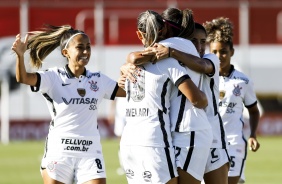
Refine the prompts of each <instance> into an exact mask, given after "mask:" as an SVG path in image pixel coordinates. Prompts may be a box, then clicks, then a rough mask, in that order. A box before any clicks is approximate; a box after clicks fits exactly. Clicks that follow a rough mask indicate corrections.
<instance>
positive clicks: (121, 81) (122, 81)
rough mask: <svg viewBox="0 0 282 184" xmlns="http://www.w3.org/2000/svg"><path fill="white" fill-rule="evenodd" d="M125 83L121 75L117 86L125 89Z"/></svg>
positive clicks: (124, 76)
mask: <svg viewBox="0 0 282 184" xmlns="http://www.w3.org/2000/svg"><path fill="white" fill-rule="evenodd" d="M125 81H126V75H121V76H120V77H119V79H118V86H119V87H120V88H122V89H125Z"/></svg>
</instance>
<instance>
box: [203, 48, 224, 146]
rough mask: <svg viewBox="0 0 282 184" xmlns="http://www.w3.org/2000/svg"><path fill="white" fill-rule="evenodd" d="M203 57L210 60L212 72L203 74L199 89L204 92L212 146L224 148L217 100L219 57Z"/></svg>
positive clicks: (213, 55) (212, 55)
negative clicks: (211, 134)
mask: <svg viewBox="0 0 282 184" xmlns="http://www.w3.org/2000/svg"><path fill="white" fill-rule="evenodd" d="M203 58H204V59H208V60H210V61H211V63H212V65H213V67H214V73H213V74H209V75H203V80H202V85H201V88H200V89H201V90H202V91H203V92H204V93H205V94H206V96H207V99H208V106H207V107H206V108H205V111H206V114H207V117H208V119H209V122H210V125H211V127H212V131H213V142H212V148H226V146H227V138H226V134H225V131H224V127H223V122H222V120H221V117H220V114H219V112H218V101H219V59H218V57H217V56H216V55H215V54H211V53H210V54H205V55H204V56H203Z"/></svg>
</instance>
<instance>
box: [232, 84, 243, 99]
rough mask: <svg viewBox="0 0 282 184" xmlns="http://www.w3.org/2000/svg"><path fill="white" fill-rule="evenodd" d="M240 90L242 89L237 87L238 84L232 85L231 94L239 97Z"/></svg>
mask: <svg viewBox="0 0 282 184" xmlns="http://www.w3.org/2000/svg"><path fill="white" fill-rule="evenodd" d="M241 89H242V87H239V84H238V85H237V86H236V85H235V84H234V89H233V94H234V95H235V96H240V95H241Z"/></svg>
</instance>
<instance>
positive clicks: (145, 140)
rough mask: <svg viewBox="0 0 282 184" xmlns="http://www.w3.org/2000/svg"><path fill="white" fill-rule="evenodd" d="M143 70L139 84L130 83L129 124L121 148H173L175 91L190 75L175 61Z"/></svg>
mask: <svg viewBox="0 0 282 184" xmlns="http://www.w3.org/2000/svg"><path fill="white" fill-rule="evenodd" d="M141 68H142V71H141V72H140V76H139V77H137V82H136V83H131V82H129V81H128V80H127V81H126V85H125V87H126V98H127V104H126V125H125V127H124V130H123V134H122V138H121V145H131V146H132V145H138V146H152V147H171V146H172V144H171V132H170V119H169V111H170V96H171V90H172V88H173V87H175V86H178V85H179V84H180V83H181V82H182V81H183V80H185V79H187V78H188V75H187V74H186V70H185V68H184V67H182V66H181V65H180V64H179V63H178V62H177V61H174V59H172V58H167V59H164V60H162V61H160V62H157V63H156V64H152V63H148V64H145V65H144V66H143V67H141Z"/></svg>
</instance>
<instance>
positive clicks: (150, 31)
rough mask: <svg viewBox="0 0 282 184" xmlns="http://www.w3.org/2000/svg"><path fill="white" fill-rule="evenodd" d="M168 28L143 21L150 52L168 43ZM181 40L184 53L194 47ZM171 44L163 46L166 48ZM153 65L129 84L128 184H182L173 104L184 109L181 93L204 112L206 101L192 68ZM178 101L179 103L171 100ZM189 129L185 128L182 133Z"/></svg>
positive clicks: (152, 16)
mask: <svg viewBox="0 0 282 184" xmlns="http://www.w3.org/2000/svg"><path fill="white" fill-rule="evenodd" d="M166 26H167V24H166V23H165V22H164V21H163V19H162V17H161V16H160V15H158V14H157V13H156V12H153V11H146V12H143V13H141V14H140V15H139V17H138V31H137V35H138V38H139V39H140V40H141V41H142V43H143V45H144V46H145V47H148V46H151V45H152V44H154V43H155V42H158V41H161V40H162V39H164V38H165V36H166V34H167V29H166ZM180 40H181V39H180ZM180 40H179V41H175V42H177V43H180V44H181V48H183V50H184V48H186V47H187V46H188V47H189V42H188V44H185V43H187V42H185V40H184V39H182V41H180ZM168 42H169V41H167V40H163V41H162V43H164V44H165V43H167V44H169V43H168ZM171 44H174V43H171ZM174 45H177V44H174ZM194 50H195V52H196V49H195V48H194ZM141 53H142V51H140V52H135V53H131V54H129V59H131V60H132V58H131V57H137V60H138V58H141V57H143V56H142V55H141ZM196 53H197V52H196ZM135 59H136V58H135ZM133 60H134V58H133ZM144 60H146V59H144ZM148 61H149V60H148V58H147V63H146V64H143V65H141V66H139V71H138V72H137V73H135V74H134V75H135V78H136V79H135V81H133V82H129V81H127V82H126V84H125V88H126V93H127V97H126V98H127V101H128V104H127V107H126V120H127V124H126V126H125V128H124V131H123V134H122V138H121V147H120V149H121V156H122V160H123V166H124V169H125V172H126V176H127V180H128V183H146V182H151V183H155V184H161V183H162V184H163V183H168V184H172V183H174V184H176V183H177V178H176V177H177V175H178V174H177V171H176V166H175V159H174V157H175V155H174V150H173V147H172V138H171V129H170V126H171V124H170V115H171V112H170V110H171V109H172V108H173V104H172V103H173V102H174V103H175V109H176V108H177V106H179V103H177V101H179V100H178V99H176V98H177V96H179V95H178V94H179V93H180V97H179V99H180V100H181V99H182V94H183V96H185V100H186V98H188V99H189V100H190V104H191V106H192V104H193V105H194V106H196V107H198V108H204V107H205V106H206V105H207V103H206V97H205V95H204V93H202V92H201V91H200V90H199V89H198V87H197V86H196V85H195V84H194V82H193V81H192V80H191V79H190V73H189V75H188V74H187V70H186V68H184V67H183V66H182V65H181V64H180V63H178V62H176V61H173V59H172V58H168V59H165V60H163V61H162V62H158V63H156V64H153V63H149V62H148ZM191 76H192V75H191ZM175 86H176V87H175ZM173 96H174V97H175V98H174V100H171V99H172V98H173ZM184 102H185V101H184ZM176 105H177V106H176ZM191 111H193V110H191ZM203 115H205V113H204V112H203ZM205 117H206V116H205ZM200 123H201V122H199V124H200ZM183 128H185V126H181V127H180V129H183Z"/></svg>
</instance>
